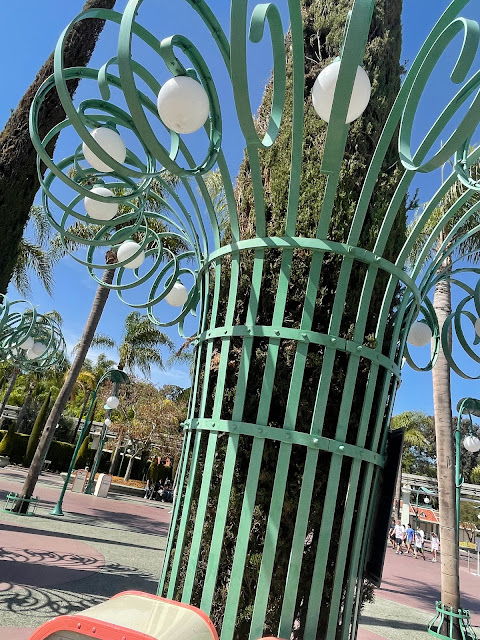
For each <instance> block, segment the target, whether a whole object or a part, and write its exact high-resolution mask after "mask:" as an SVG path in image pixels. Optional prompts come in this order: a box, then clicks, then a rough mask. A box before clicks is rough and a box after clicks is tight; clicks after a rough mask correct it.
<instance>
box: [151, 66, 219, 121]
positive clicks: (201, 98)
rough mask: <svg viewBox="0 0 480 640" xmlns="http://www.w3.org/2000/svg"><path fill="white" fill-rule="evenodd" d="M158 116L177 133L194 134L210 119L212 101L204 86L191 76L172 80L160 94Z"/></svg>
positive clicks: (177, 77)
mask: <svg viewBox="0 0 480 640" xmlns="http://www.w3.org/2000/svg"><path fill="white" fill-rule="evenodd" d="M157 109H158V115H159V116H160V118H161V119H162V122H163V123H164V124H165V125H166V126H167V127H168V128H169V129H172V131H176V132H177V133H193V132H194V131H197V130H198V129H201V128H202V127H203V125H204V124H205V122H206V121H207V118H208V113H209V111H210V101H209V99H208V94H207V92H206V91H205V89H204V88H203V86H202V85H201V84H200V83H199V82H197V81H196V80H194V79H193V78H190V77H189V76H176V77H175V78H170V80H167V82H166V83H165V84H164V85H163V87H162V88H161V89H160V91H159V93H158V99H157Z"/></svg>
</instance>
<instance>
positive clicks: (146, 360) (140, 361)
mask: <svg viewBox="0 0 480 640" xmlns="http://www.w3.org/2000/svg"><path fill="white" fill-rule="evenodd" d="M77 346H78V345H77ZM92 346H98V347H107V348H114V347H115V346H116V343H115V341H114V340H113V339H112V338H110V337H109V336H106V335H103V334H100V335H97V336H95V338H94V339H93V340H92ZM161 346H167V347H168V348H169V349H170V350H172V349H173V343H172V341H171V340H170V338H169V337H168V336H167V335H166V334H165V333H163V331H160V329H158V328H157V327H156V326H155V325H153V324H152V323H151V322H150V320H149V319H148V318H147V317H146V316H142V315H140V313H139V312H138V311H132V312H131V313H129V314H128V316H127V317H126V319H125V327H124V330H123V337H122V341H121V343H120V344H119V345H118V368H119V369H128V370H129V371H130V372H133V370H134V369H135V368H138V369H139V370H140V371H141V372H142V373H143V374H144V375H146V376H148V375H149V374H150V369H151V365H157V366H158V367H160V368H163V366H164V364H163V357H162V353H161V349H160V347H161ZM124 435H125V429H120V431H119V433H118V439H117V444H116V446H115V451H114V453H113V455H112V460H111V463H110V469H109V473H114V472H115V470H116V468H117V466H118V461H119V459H120V452H121V448H122V441H123V438H124Z"/></svg>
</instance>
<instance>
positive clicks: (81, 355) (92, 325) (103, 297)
mask: <svg viewBox="0 0 480 640" xmlns="http://www.w3.org/2000/svg"><path fill="white" fill-rule="evenodd" d="M109 254H110V255H109ZM112 254H113V255H112ZM115 261H116V255H115V253H114V252H111V251H109V252H108V254H107V263H108V264H112V262H115ZM114 273H115V271H114V270H113V269H108V270H106V271H105V272H104V274H103V278H102V281H103V282H104V283H105V284H111V282H112V280H113V274H114ZM109 293H110V289H109V288H108V287H104V286H102V285H99V287H98V288H97V292H96V294H95V298H94V300H93V304H92V308H91V310H90V315H89V316H88V320H87V323H86V325H85V329H84V331H83V335H82V338H81V340H80V346H79V349H78V351H77V353H76V355H75V359H74V361H73V364H72V367H71V369H70V371H69V372H68V375H67V377H66V378H65V382H64V383H63V387H62V388H61V389H60V392H59V394H58V396H57V399H56V400H55V404H54V405H53V407H52V410H51V412H50V415H49V416H48V419H47V422H46V424H45V428H44V430H43V433H42V436H41V438H40V442H39V443H38V447H37V450H36V452H35V455H34V456H33V460H32V464H31V465H30V469H29V470H28V474H27V477H26V479H25V483H24V485H23V488H22V491H21V493H20V496H19V497H20V498H31V497H32V495H33V492H34V490H35V485H36V483H37V480H38V476H39V475H40V471H41V465H42V461H43V459H44V457H45V456H46V454H47V452H48V449H49V447H50V444H51V442H52V440H53V437H54V435H55V427H56V426H57V423H58V420H59V418H60V416H61V415H62V411H63V410H64V409H65V406H66V404H67V402H68V399H69V398H70V396H71V395H72V390H73V387H74V385H75V382H76V380H77V378H78V375H79V373H80V370H81V368H82V366H83V363H84V361H85V358H86V355H87V352H88V350H89V348H90V344H91V342H92V339H93V336H94V335H95V331H96V329H97V326H98V323H99V321H100V318H101V316H102V313H103V309H104V308H105V304H106V302H107V299H108V294H109ZM21 504H22V503H21V502H19V503H17V505H15V510H17V511H19V510H20V509H21ZM26 504H28V503H26ZM17 506H18V509H17ZM25 510H26V506H25Z"/></svg>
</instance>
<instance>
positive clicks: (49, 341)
mask: <svg viewBox="0 0 480 640" xmlns="http://www.w3.org/2000/svg"><path fill="white" fill-rule="evenodd" d="M65 352H66V345H65V340H64V338H63V335H62V332H61V329H60V327H59V326H58V324H57V322H56V320H55V318H53V317H51V316H49V315H42V314H40V313H38V312H37V310H36V308H35V307H34V306H33V305H31V304H30V303H28V302H26V301H24V300H14V301H13V302H9V301H8V299H7V298H6V296H2V300H1V304H0V357H1V358H2V359H3V360H8V361H9V362H10V363H11V364H13V365H14V367H15V368H17V369H19V370H20V371H23V372H25V373H27V372H30V371H42V370H43V371H44V370H45V369H47V368H49V367H53V366H55V365H56V364H58V363H59V362H60V361H61V360H62V359H64V358H65Z"/></svg>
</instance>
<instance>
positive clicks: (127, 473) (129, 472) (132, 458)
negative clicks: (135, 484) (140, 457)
mask: <svg viewBox="0 0 480 640" xmlns="http://www.w3.org/2000/svg"><path fill="white" fill-rule="evenodd" d="M136 455H137V452H135V453H133V451H132V453H131V454H130V460H129V461H128V465H127V470H126V471H125V476H124V478H123V479H124V480H125V482H128V481H129V480H130V476H131V475H132V468H133V463H134V461H135V456H136Z"/></svg>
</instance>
